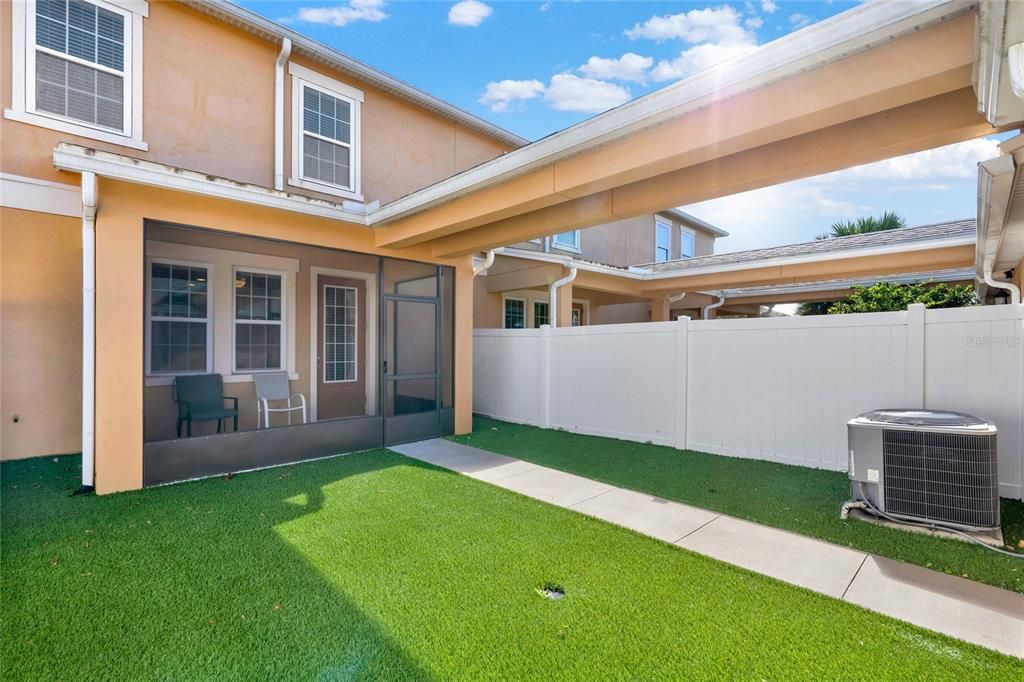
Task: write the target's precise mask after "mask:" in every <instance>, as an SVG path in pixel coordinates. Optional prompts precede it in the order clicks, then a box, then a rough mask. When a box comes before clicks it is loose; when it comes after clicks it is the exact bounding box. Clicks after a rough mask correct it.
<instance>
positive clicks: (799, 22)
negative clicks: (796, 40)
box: [789, 12, 813, 28]
mask: <svg viewBox="0 0 1024 682" xmlns="http://www.w3.org/2000/svg"><path fill="white" fill-rule="evenodd" d="M812 21H813V19H811V18H810V17H809V16H807V15H806V14H800V13H799V12H798V13H796V14H790V15H789V23H790V25H792V27H793V28H803V27H804V26H807V25H809V24H810V23H811V22H812Z"/></svg>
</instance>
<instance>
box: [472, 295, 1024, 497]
mask: <svg viewBox="0 0 1024 682" xmlns="http://www.w3.org/2000/svg"><path fill="white" fill-rule="evenodd" d="M1022 324H1024V306H1011V305H1003V306H983V307H982V306H979V307H974V308H960V309H950V310H925V309H924V307H923V306H919V305H917V306H911V308H910V309H909V310H907V311H901V312H890V313H869V314H859V315H827V316H817V317H789V318H760V319H749V320H689V319H685V318H684V319H681V320H679V321H677V322H650V323H641V324H617V325H604V326H590V327H573V328H561V329H550V328H547V327H544V328H542V329H517V330H504V329H477V330H476V331H475V332H474V351H473V395H474V398H473V407H474V411H475V412H477V413H479V414H483V415H488V416H492V417H495V418H498V419H504V420H507V421H513V422H520V423H526V424H534V425H537V426H544V427H550V428H563V429H566V430H569V431H574V432H578V433H586V434H593V435H600V436H610V437H614V438H622V439H626V440H634V441H642V442H644V441H651V442H654V443H659V444H662V445H670V446H673V447H677V448H686V449H691V450H700V451H703V452H711V453H715V454H721V455H730V456H735V457H748V458H754V459H763V460H770V461H776V462H785V463H788V464H799V465H802V466H809V467H817V468H823V469H833V470H837V471H839V470H845V469H846V460H847V454H846V453H847V448H846V422H847V421H848V420H849V419H850V418H852V417H854V416H856V415H858V414H860V413H862V412H866V411H868V410H872V409H877V408H886V407H911V408H928V409H943V410H955V411H959V412H966V413H969V414H973V415H976V416H978V417H981V418H984V419H987V420H990V421H992V422H994V423H995V424H996V426H997V427H998V429H999V436H998V439H999V441H998V442H999V478H1000V494H1002V495H1003V496H1005V497H1012V498H1017V499H1019V498H1021V496H1022V451H1021V445H1022V428H1024V419H1022V414H1021V413H1022V409H1024V327H1022Z"/></svg>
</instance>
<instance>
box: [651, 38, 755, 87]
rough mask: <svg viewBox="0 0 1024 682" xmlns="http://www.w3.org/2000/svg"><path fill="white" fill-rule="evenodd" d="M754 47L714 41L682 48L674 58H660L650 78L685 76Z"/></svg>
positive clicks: (669, 78) (658, 80)
mask: <svg viewBox="0 0 1024 682" xmlns="http://www.w3.org/2000/svg"><path fill="white" fill-rule="evenodd" d="M755 47H757V46H756V45H754V44H753V43H745V44H740V45H730V46H722V45H716V44H715V43H705V44H703V45H697V46H696V47H691V48H690V49H688V50H683V51H682V52H681V53H680V54H679V56H678V57H676V58H675V59H662V60H661V61H660V62H658V65H657V66H655V67H654V69H653V70H652V71H651V79H652V80H655V81H657V82H661V81H669V80H679V79H680V78H686V77H687V76H692V75H693V74H695V73H698V72H700V71H703V70H704V69H707V68H710V67H712V66H714V65H715V64H718V63H719V62H724V61H725V60H727V59H732V58H733V57H736V56H738V55H741V54H743V53H744V52H750V51H751V50H753V49H754V48H755Z"/></svg>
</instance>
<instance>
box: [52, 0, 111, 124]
mask: <svg viewBox="0 0 1024 682" xmlns="http://www.w3.org/2000/svg"><path fill="white" fill-rule="evenodd" d="M35 19H36V36H35V40H36V53H35V63H36V73H35V97H36V109H38V110H40V111H45V112H48V113H51V114H57V115H58V116H63V117H66V118H70V119H74V120H76V121H83V122H85V123H91V124H94V125H98V126H102V127H104V128H111V129H114V130H123V129H124V85H125V82H124V79H125V73H124V60H125V54H124V53H125V18H124V17H123V16H122V15H120V14H117V13H115V12H111V11H109V10H106V9H103V8H102V7H97V6H96V5H93V4H91V3H89V2H86V1H85V0H38V1H37V2H36V17H35Z"/></svg>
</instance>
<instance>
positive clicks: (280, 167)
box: [274, 38, 292, 192]
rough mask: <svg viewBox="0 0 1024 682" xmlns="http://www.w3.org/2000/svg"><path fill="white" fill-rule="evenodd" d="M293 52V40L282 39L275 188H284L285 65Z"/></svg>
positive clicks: (278, 67)
mask: <svg viewBox="0 0 1024 682" xmlns="http://www.w3.org/2000/svg"><path fill="white" fill-rule="evenodd" d="M291 53H292V41H291V40H290V39H288V38H282V39H281V51H280V52H278V53H277V61H275V62H274V189H276V190H277V191H279V192H280V191H281V190H283V189H284V65H285V64H287V63H288V57H289V56H290V55H291Z"/></svg>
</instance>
